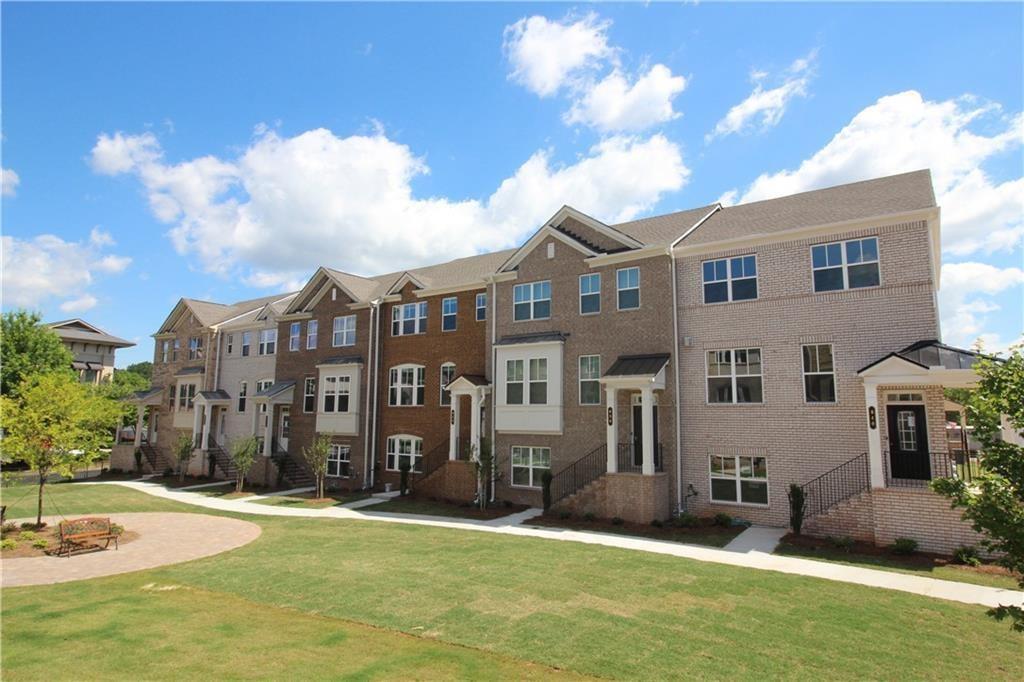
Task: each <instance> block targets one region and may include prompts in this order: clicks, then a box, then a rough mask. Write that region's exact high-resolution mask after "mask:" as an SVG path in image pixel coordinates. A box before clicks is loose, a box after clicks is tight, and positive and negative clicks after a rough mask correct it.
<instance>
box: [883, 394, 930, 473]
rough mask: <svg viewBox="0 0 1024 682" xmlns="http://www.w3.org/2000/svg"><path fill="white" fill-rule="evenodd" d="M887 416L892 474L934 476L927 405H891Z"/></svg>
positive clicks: (887, 409) (887, 410)
mask: <svg viewBox="0 0 1024 682" xmlns="http://www.w3.org/2000/svg"><path fill="white" fill-rule="evenodd" d="M886 417H887V418H888V421H889V465H890V467H891V471H892V477H893V478H906V479H914V480H922V481H927V480H929V479H931V477H932V469H931V463H930V462H929V460H928V431H927V427H926V424H925V418H924V405H889V406H888V407H887V408H886Z"/></svg>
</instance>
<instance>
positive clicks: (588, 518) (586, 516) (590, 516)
mask: <svg viewBox="0 0 1024 682" xmlns="http://www.w3.org/2000/svg"><path fill="white" fill-rule="evenodd" d="M596 518H597V517H596V516H594V512H587V513H586V514H584V515H583V520H584V521H593V520H594V519H596Z"/></svg>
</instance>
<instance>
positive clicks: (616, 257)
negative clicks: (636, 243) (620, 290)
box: [586, 246, 669, 268]
mask: <svg viewBox="0 0 1024 682" xmlns="http://www.w3.org/2000/svg"><path fill="white" fill-rule="evenodd" d="M668 253H669V251H668V247H665V246H645V247H644V248H642V249H636V250H634V251H622V252H620V253H604V254H598V255H596V256H594V257H593V258H588V259H587V260H586V263H587V266H588V267H591V268H599V267H602V266H604V265H615V264H617V263H628V262H630V261H634V260H641V259H644V258H654V257H655V256H667V255H668Z"/></svg>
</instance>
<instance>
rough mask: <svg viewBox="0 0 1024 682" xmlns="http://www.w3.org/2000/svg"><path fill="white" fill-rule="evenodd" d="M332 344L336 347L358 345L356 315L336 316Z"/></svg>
mask: <svg viewBox="0 0 1024 682" xmlns="http://www.w3.org/2000/svg"><path fill="white" fill-rule="evenodd" d="M331 345H332V346H334V347H335V348H337V347H339V346H354V345H356V316H355V315H345V316H343V317H336V318H334V335H333V336H332V341H331Z"/></svg>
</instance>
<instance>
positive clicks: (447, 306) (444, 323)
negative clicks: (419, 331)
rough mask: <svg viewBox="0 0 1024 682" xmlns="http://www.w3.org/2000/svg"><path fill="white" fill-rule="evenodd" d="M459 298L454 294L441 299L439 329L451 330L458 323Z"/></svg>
mask: <svg viewBox="0 0 1024 682" xmlns="http://www.w3.org/2000/svg"><path fill="white" fill-rule="evenodd" d="M458 317H459V299H457V298H455V297H454V296H450V297H448V298H445V299H442V300H441V331H443V332H452V331H455V327H456V325H457V324H458Z"/></svg>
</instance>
